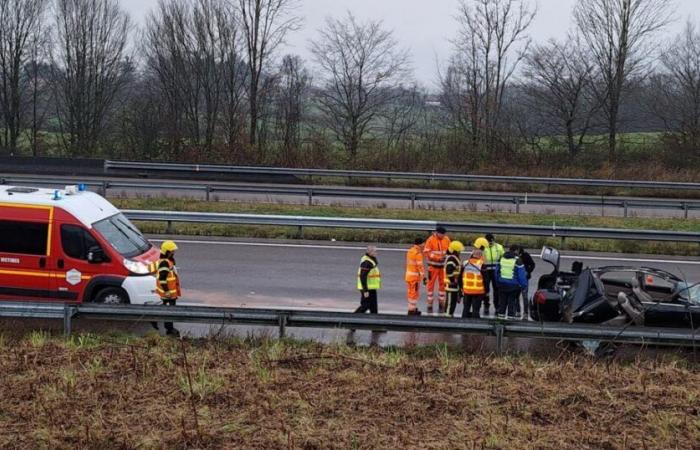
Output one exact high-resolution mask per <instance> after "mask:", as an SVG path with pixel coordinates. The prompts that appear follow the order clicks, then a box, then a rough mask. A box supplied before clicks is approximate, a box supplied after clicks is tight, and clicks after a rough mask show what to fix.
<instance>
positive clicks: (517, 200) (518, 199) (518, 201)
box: [513, 197, 520, 214]
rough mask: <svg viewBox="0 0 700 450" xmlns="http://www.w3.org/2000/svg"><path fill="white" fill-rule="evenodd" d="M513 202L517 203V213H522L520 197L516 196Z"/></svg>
mask: <svg viewBox="0 0 700 450" xmlns="http://www.w3.org/2000/svg"><path fill="white" fill-rule="evenodd" d="M513 202H514V203H515V214H520V197H515V198H514V199H513Z"/></svg>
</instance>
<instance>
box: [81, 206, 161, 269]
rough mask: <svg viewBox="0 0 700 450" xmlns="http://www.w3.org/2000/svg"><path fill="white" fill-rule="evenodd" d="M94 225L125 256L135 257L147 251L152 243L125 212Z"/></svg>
mask: <svg viewBox="0 0 700 450" xmlns="http://www.w3.org/2000/svg"><path fill="white" fill-rule="evenodd" d="M92 227H93V228H94V229H95V230H96V231H97V232H98V233H100V234H101V235H102V237H103V238H104V239H105V240H106V241H107V242H109V243H110V245H111V246H112V247H114V249H115V250H116V251H117V252H119V254H120V255H122V256H123V257H125V258H133V257H134V256H138V255H141V254H143V253H144V252H146V251H147V250H148V249H150V248H151V244H150V243H149V242H148V240H147V239H146V238H145V237H143V235H142V234H141V232H140V231H139V230H138V229H137V228H136V227H135V226H134V225H133V224H132V223H131V222H129V219H127V218H126V217H125V216H124V215H123V214H121V213H120V214H117V215H115V216H112V217H109V218H107V219H104V220H100V221H99V222H95V223H94V224H93V225H92Z"/></svg>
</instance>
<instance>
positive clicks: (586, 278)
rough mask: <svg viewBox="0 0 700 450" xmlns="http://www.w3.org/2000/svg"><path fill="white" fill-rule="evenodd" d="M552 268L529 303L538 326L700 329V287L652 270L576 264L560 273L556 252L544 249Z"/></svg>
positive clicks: (669, 274)
mask: <svg viewBox="0 0 700 450" xmlns="http://www.w3.org/2000/svg"><path fill="white" fill-rule="evenodd" d="M541 257H542V260H543V261H546V262H548V263H550V264H552V266H553V267H554V270H553V271H552V273H550V274H547V275H543V276H542V277H540V279H539V280H538V286H537V291H536V292H535V294H534V295H533V297H532V299H531V300H530V317H531V318H532V319H534V320H536V321H564V322H569V323H573V322H577V323H600V324H607V325H620V326H626V325H638V326H659V327H679V328H696V329H700V283H692V282H687V281H686V280H683V279H681V278H680V277H678V276H676V275H674V274H672V273H670V272H667V271H664V270H659V269H654V268H650V267H630V266H607V267H597V268H585V269H584V268H583V264H582V263H581V262H574V263H573V265H572V268H571V271H569V272H563V271H560V269H559V263H560V257H559V252H558V251H557V250H556V249H554V248H551V247H544V248H543V249H542V255H541Z"/></svg>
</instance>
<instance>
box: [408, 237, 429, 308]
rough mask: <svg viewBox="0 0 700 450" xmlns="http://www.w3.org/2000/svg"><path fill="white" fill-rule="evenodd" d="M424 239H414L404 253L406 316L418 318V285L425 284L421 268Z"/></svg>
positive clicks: (423, 270)
mask: <svg viewBox="0 0 700 450" xmlns="http://www.w3.org/2000/svg"><path fill="white" fill-rule="evenodd" d="M424 242H425V239H423V238H422V237H419V238H416V240H415V241H414V242H413V247H411V248H410V249H409V250H408V252H407V253H406V287H407V298H408V315H409V316H420V315H421V312H420V310H419V309H418V300H419V299H420V284H421V282H422V283H423V284H425V283H427V281H428V280H427V279H426V278H425V268H424V267H423V243H424Z"/></svg>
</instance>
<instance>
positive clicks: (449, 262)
mask: <svg viewBox="0 0 700 450" xmlns="http://www.w3.org/2000/svg"><path fill="white" fill-rule="evenodd" d="M463 251H464V244H462V243H461V242H459V241H452V242H451V243H450V246H449V248H448V251H447V257H446V258H445V292H446V293H447V305H446V308H445V315H446V316H448V317H454V315H455V309H456V308H457V303H459V301H460V291H461V284H462V283H461V279H460V275H461V273H462V262H461V261H460V259H459V255H460V254H461V253H462V252H463Z"/></svg>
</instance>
